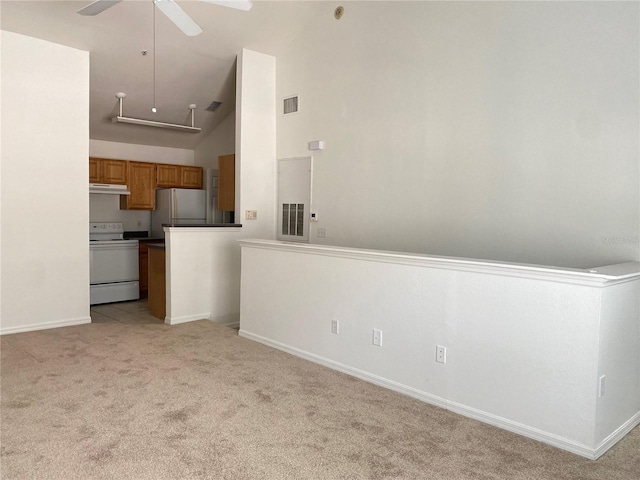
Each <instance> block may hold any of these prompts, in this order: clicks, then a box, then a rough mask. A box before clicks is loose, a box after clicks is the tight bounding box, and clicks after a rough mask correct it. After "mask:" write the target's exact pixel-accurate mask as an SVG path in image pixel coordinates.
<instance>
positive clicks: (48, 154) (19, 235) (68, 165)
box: [0, 31, 91, 333]
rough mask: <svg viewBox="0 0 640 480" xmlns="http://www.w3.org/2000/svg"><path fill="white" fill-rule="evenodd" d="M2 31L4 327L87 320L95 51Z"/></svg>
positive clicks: (14, 329) (13, 329)
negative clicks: (91, 62) (92, 60)
mask: <svg viewBox="0 0 640 480" xmlns="http://www.w3.org/2000/svg"><path fill="white" fill-rule="evenodd" d="M1 39H2V44H1V48H2V69H1V78H2V106H1V109H2V119H3V120H4V121H3V123H2V132H1V138H2V141H1V143H2V188H1V194H2V202H1V203H2V227H3V228H2V253H1V264H2V306H1V309H2V325H1V327H0V331H1V332H2V333H12V332H18V331H23V330H31V329H38V328H48V327H53V326H62V325H70V324H76V323H88V322H90V321H91V319H90V317H89V244H88V241H87V240H88V232H87V224H88V222H89V194H88V183H87V178H88V174H89V167H88V163H87V157H88V153H89V54H88V52H83V51H79V50H75V49H72V48H68V47H64V46H61V45H57V44H53V43H49V42H45V41H42V40H38V39H35V38H30V37H26V36H23V35H17V34H14V33H10V32H4V31H3V32H1ZM61 115H64V121H61V117H60V116H61ZM45 232H46V233H45ZM43 239H46V241H43Z"/></svg>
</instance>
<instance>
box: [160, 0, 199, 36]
mask: <svg viewBox="0 0 640 480" xmlns="http://www.w3.org/2000/svg"><path fill="white" fill-rule="evenodd" d="M155 4H156V7H158V9H159V10H160V11H161V12H162V13H164V14H165V15H166V16H167V17H168V18H169V20H171V21H172V22H173V23H175V24H176V26H177V27H178V28H179V29H180V30H182V31H183V32H184V33H185V35H189V36H190V37H195V36H196V35H200V34H201V33H202V29H201V28H200V25H198V24H197V23H196V22H194V21H193V19H192V18H191V17H190V16H189V15H187V14H186V13H185V11H184V10H182V9H181V8H180V7H179V6H178V4H177V3H175V2H173V1H172V0H155Z"/></svg>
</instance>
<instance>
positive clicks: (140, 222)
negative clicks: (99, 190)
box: [89, 194, 151, 230]
mask: <svg viewBox="0 0 640 480" xmlns="http://www.w3.org/2000/svg"><path fill="white" fill-rule="evenodd" d="M89 221H90V222H122V223H123V224H124V229H125V230H151V212H150V211H147V210H120V196H119V195H100V194H91V195H89Z"/></svg>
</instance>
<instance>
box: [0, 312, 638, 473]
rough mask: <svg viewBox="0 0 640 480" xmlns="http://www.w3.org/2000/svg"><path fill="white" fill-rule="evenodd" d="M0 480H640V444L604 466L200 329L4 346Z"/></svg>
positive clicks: (136, 328) (50, 334)
mask: <svg viewBox="0 0 640 480" xmlns="http://www.w3.org/2000/svg"><path fill="white" fill-rule="evenodd" d="M1 348H2V351H1V353H2V364H1V375H2V377H1V387H2V390H1V399H2V404H1V407H2V410H1V421H2V424H1V425H0V428H1V436H0V440H1V451H2V456H1V463H0V477H1V478H2V479H3V480H10V479H65V480H71V479H141V480H142V479H234V480H236V479H377V478H400V479H482V480H489V479H515V480H520V479H522V480H524V479H527V480H543V479H554V480H561V479H567V480H568V479H575V480H578V479H580V480H595V479H598V480H605V479H606V480H617V479H618V480H623V479H624V480H637V479H638V478H640V429H638V428H636V429H635V430H634V431H633V432H631V433H630V434H629V435H628V436H627V437H626V438H625V439H623V440H622V441H621V442H620V443H618V444H617V445H616V446H615V447H614V448H613V449H612V450H610V451H609V452H608V453H607V454H606V455H605V456H603V457H602V458H601V459H600V460H598V461H595V462H594V461H590V460H586V459H583V458H581V457H578V456H576V455H573V454H570V453H566V452H563V451H561V450H558V449H555V448H552V447H549V446H546V445H543V444H541V443H538V442H535V441H533V440H528V439H526V438H523V437H520V436H518V435H515V434H511V433H508V432H505V431H502V430H500V429H498V428H494V427H491V426H488V425H484V424H482V423H479V422H476V421H474V420H469V419H466V418H464V417H461V416H459V415H456V414H453V413H450V412H447V411H444V410H442V409H439V408H437V407H433V406H430V405H427V404H425V403H422V402H420V401H418V400H414V399H411V398H408V397H405V396H403V395H400V394H397V393H394V392H391V391H388V390H385V389H383V388H380V387H377V386H374V385H371V384H368V383H365V382H363V381H360V380H357V379H354V378H351V377H349V376H347V375H344V374H341V373H338V372H335V371H332V370H329V369H326V368H324V367H321V366H318V365H315V364H313V363H309V362H307V361H305V360H301V359H298V358H296V357H292V356H290V355H288V354H285V353H282V352H279V351H277V350H273V349H271V348H268V347H266V346H263V345H260V344H257V343H254V342H251V341H249V340H246V339H243V338H240V337H238V335H237V331H236V330H233V329H229V328H226V327H222V326H218V325H215V324H213V323H211V322H209V321H204V320H202V321H197V322H192V323H187V324H182V325H177V326H167V325H164V324H158V323H155V322H147V323H144V322H137V323H136V322H132V323H119V322H109V321H105V322H104V323H94V324H91V325H83V326H78V327H67V328H59V329H53V330H47V331H40V332H31V333H21V334H15V335H7V336H3V337H2V338H1Z"/></svg>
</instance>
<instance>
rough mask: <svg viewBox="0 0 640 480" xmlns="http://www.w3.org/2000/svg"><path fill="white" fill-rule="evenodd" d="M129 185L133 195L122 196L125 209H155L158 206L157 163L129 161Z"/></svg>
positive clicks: (121, 199) (121, 204)
mask: <svg viewBox="0 0 640 480" xmlns="http://www.w3.org/2000/svg"><path fill="white" fill-rule="evenodd" d="M127 186H128V187H129V191H130V192H131V195H126V196H125V195H122V196H121V197H120V208H121V209H124V210H153V209H154V208H156V164H155V163H147V162H127Z"/></svg>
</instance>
